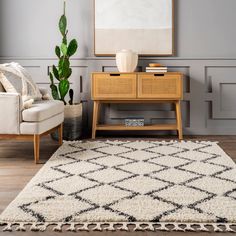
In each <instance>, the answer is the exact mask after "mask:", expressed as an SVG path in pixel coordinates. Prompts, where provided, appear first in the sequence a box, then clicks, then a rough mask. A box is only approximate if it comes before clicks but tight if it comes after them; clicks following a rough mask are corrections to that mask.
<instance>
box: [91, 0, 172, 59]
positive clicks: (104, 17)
mask: <svg viewBox="0 0 236 236" xmlns="http://www.w3.org/2000/svg"><path fill="white" fill-rule="evenodd" d="M94 4H95V40H94V43H95V45H94V46H95V55H98V56H99V55H112V54H115V53H116V52H118V51H120V50H122V49H131V50H133V51H135V52H137V53H138V54H139V55H160V56H163V55H167V56H168V55H173V0H128V1H127V0H109V1H107V0H94Z"/></svg>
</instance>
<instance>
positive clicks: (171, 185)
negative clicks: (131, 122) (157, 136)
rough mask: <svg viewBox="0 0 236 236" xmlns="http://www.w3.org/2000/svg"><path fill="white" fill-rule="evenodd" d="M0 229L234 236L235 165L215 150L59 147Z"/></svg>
mask: <svg viewBox="0 0 236 236" xmlns="http://www.w3.org/2000/svg"><path fill="white" fill-rule="evenodd" d="M0 222H1V225H2V226H3V227H2V229H3V230H4V231H11V230H22V231H24V230H26V229H28V228H30V229H31V230H40V231H44V230H46V228H47V227H48V226H49V225H54V226H53V227H54V228H53V230H58V231H61V230H62V228H63V229H64V228H65V229H66V230H69V231H80V230H116V229H120V230H129V229H130V228H132V229H133V230H152V231H156V230H182V231H184V230H192V231H195V230H200V231H209V230H210V231H211V230H214V231H234V230H235V226H236V165H235V163H234V162H233V161H232V160H231V159H230V158H229V157H228V156H227V155H226V153H225V152H224V151H223V150H222V149H221V148H220V147H219V146H218V145H217V143H215V142H190V141H189V142H176V141H170V142H156V141H125V142H124V141H86V142H66V143H64V144H63V146H62V147H60V148H59V149H58V151H57V152H56V153H55V154H54V155H53V156H52V158H51V159H50V160H49V161H48V162H47V163H46V164H45V165H44V166H43V168H42V169H41V170H40V171H39V172H38V173H37V175H36V176H35V177H34V178H33V179H32V180H31V181H30V182H29V184H28V185H27V186H26V187H25V188H24V190H23V191H22V192H21V193H20V194H19V195H18V196H17V198H16V199H15V200H14V201H13V202H12V203H11V204H10V205H9V206H8V207H7V208H6V210H5V211H4V212H3V213H2V214H1V216H0Z"/></svg>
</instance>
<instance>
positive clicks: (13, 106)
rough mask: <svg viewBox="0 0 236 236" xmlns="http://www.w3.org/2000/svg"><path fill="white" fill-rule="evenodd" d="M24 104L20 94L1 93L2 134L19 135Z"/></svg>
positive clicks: (0, 126)
mask: <svg viewBox="0 0 236 236" xmlns="http://www.w3.org/2000/svg"><path fill="white" fill-rule="evenodd" d="M21 110H22V102H21V96H20V94H18V93H4V92H3V93H1V92H0V134H19V133H20V122H21Z"/></svg>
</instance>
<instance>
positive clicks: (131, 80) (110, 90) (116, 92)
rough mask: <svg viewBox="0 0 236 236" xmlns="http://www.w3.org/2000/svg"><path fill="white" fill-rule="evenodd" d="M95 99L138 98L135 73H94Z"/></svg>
mask: <svg viewBox="0 0 236 236" xmlns="http://www.w3.org/2000/svg"><path fill="white" fill-rule="evenodd" d="M92 83H93V85H92V96H93V99H108V98H110V99H124V98H125V99H127V98H136V97H137V96H136V75H135V74H117V73H114V74H93V77H92Z"/></svg>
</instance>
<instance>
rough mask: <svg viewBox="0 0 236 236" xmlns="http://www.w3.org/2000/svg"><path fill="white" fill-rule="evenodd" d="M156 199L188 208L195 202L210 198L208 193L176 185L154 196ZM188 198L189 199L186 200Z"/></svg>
mask: <svg viewBox="0 0 236 236" xmlns="http://www.w3.org/2000/svg"><path fill="white" fill-rule="evenodd" d="M152 196H154V197H158V198H162V199H165V200H167V201H169V202H173V203H176V204H180V205H182V206H187V205H189V204H191V203H193V202H197V201H200V200H204V199H205V198H207V197H208V196H209V194H207V193H206V192H199V191H198V190H196V189H194V188H190V187H186V186H180V185H174V186H171V187H169V188H167V189H164V190H161V191H158V192H157V193H154V194H152ZM186 196H188V198H186Z"/></svg>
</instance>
